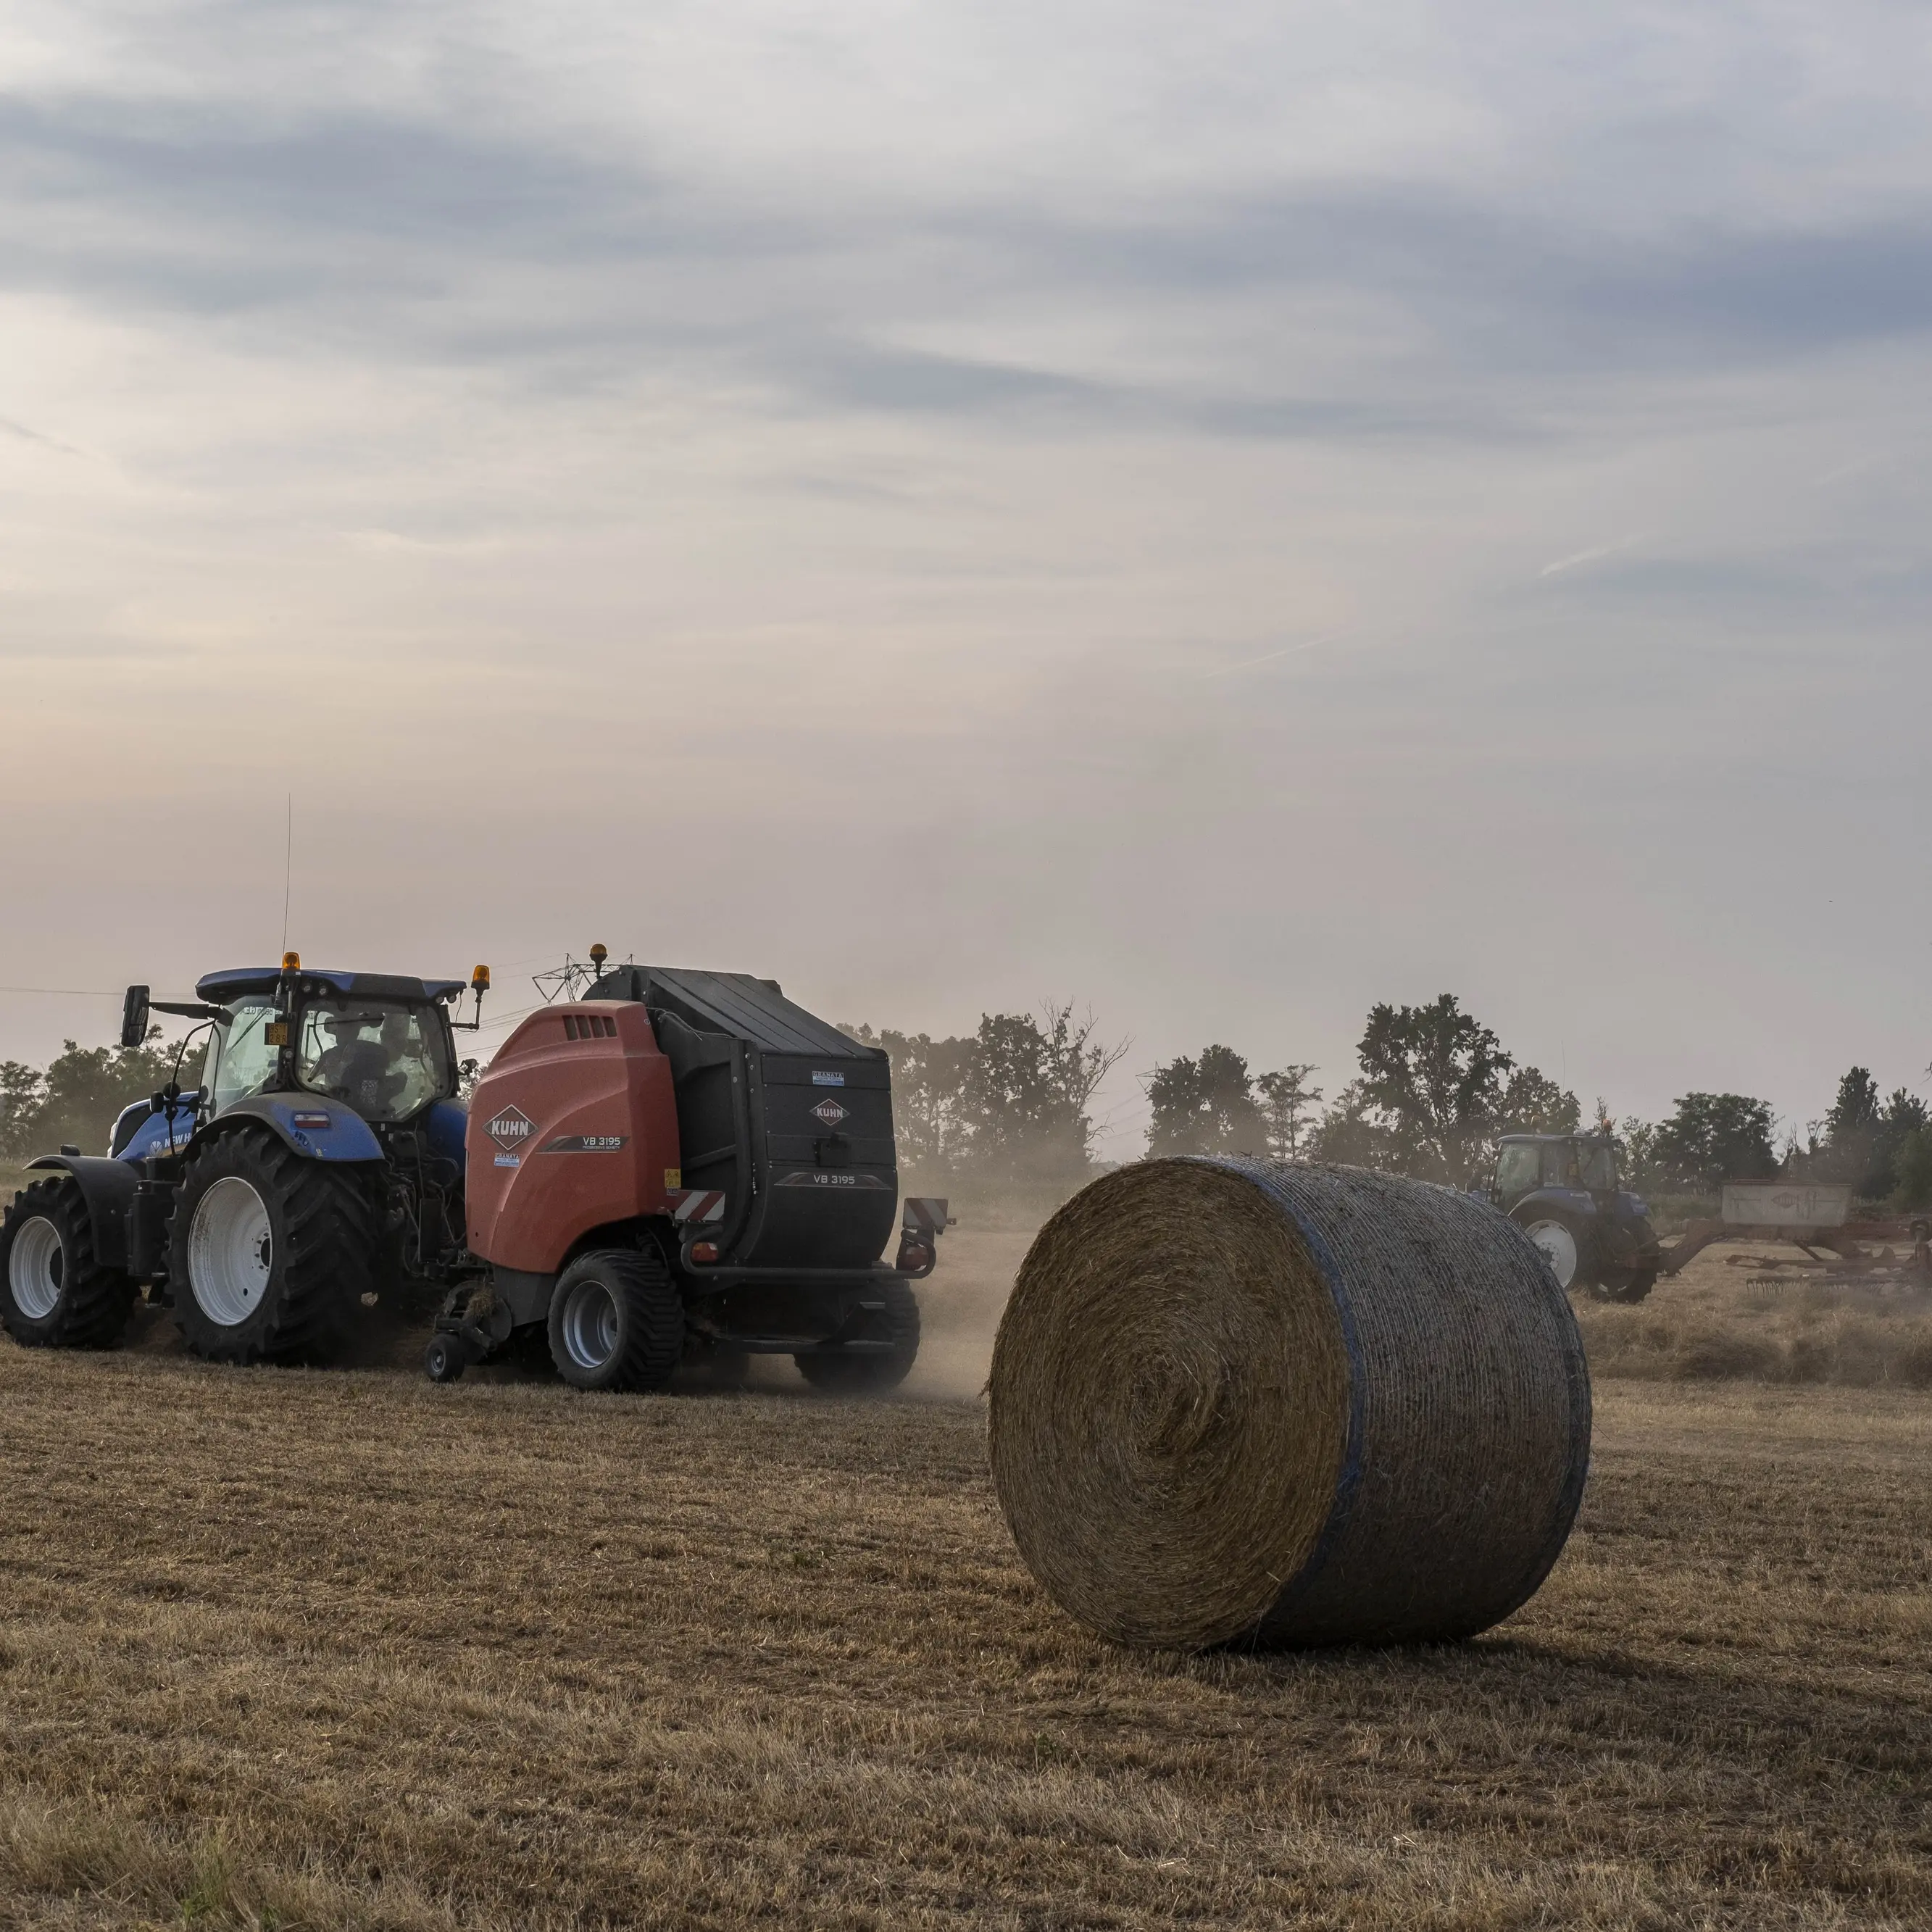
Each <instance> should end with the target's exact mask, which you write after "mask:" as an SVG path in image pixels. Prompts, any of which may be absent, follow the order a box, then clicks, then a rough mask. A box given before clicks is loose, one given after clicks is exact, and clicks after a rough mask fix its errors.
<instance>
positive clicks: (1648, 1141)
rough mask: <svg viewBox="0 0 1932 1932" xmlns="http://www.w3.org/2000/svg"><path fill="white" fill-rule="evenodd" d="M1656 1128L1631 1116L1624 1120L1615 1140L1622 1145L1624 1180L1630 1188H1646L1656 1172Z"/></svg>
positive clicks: (1648, 1122)
mask: <svg viewBox="0 0 1932 1932" xmlns="http://www.w3.org/2000/svg"><path fill="white" fill-rule="evenodd" d="M1657 1133H1658V1130H1657V1128H1656V1127H1655V1124H1653V1123H1652V1122H1651V1121H1641V1120H1639V1119H1638V1118H1637V1115H1634V1114H1632V1115H1630V1116H1629V1118H1628V1119H1626V1120H1625V1122H1624V1124H1623V1126H1622V1129H1621V1130H1619V1133H1618V1136H1617V1138H1618V1139H1619V1140H1620V1141H1622V1142H1623V1145H1624V1160H1623V1169H1624V1180H1625V1185H1627V1186H1628V1187H1646V1186H1648V1185H1649V1184H1650V1182H1651V1180H1652V1177H1653V1176H1654V1175H1655V1173H1656V1172H1657Z"/></svg>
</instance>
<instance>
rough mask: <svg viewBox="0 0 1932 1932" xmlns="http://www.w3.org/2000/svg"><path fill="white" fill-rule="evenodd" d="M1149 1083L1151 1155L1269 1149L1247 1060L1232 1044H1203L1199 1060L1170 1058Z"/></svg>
mask: <svg viewBox="0 0 1932 1932" xmlns="http://www.w3.org/2000/svg"><path fill="white" fill-rule="evenodd" d="M1145 1086H1146V1091H1147V1097H1148V1103H1149V1104H1150V1105H1151V1107H1152V1108H1153V1110H1154V1118H1153V1121H1152V1124H1151V1125H1150V1127H1148V1154H1149V1155H1150V1156H1158V1155H1162V1154H1262V1153H1264V1152H1265V1151H1266V1149H1267V1145H1268V1133H1267V1128H1266V1126H1265V1124H1264V1122H1263V1120H1262V1113H1261V1109H1259V1107H1258V1106H1256V1103H1255V1091H1254V1082H1253V1079H1252V1078H1251V1076H1250V1074H1249V1073H1248V1063H1247V1061H1245V1060H1244V1059H1243V1058H1242V1057H1241V1055H1239V1054H1238V1053H1237V1052H1235V1050H1234V1049H1233V1048H1232V1047H1228V1046H1210V1047H1204V1048H1203V1049H1202V1053H1201V1058H1199V1060H1190V1059H1187V1058H1179V1059H1175V1060H1171V1061H1169V1062H1168V1063H1167V1064H1166V1065H1165V1066H1163V1067H1156V1068H1155V1069H1154V1072H1153V1073H1151V1074H1150V1075H1149V1076H1148V1079H1147V1081H1146V1082H1145Z"/></svg>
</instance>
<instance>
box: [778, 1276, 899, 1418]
mask: <svg viewBox="0 0 1932 1932" xmlns="http://www.w3.org/2000/svg"><path fill="white" fill-rule="evenodd" d="M867 1292H868V1295H870V1293H871V1291H870V1290H869V1289H868V1291H867ZM877 1299H878V1301H879V1304H880V1306H879V1307H877V1308H874V1309H868V1310H864V1311H863V1312H864V1313H865V1315H866V1316H867V1317H868V1323H869V1325H870V1326H871V1328H872V1329H873V1330H874V1331H875V1332H874V1334H873V1335H871V1336H868V1337H867V1338H866V1339H867V1340H873V1341H877V1342H884V1343H888V1344H889V1346H887V1347H886V1348H883V1349H881V1348H877V1347H874V1348H870V1349H846V1348H840V1347H838V1346H831V1347H828V1348H826V1349H820V1350H818V1351H817V1352H814V1353H813V1354H811V1355H794V1356H793V1358H792V1360H793V1361H794V1362H796V1364H798V1372H799V1374H800V1375H802V1376H804V1378H805V1380H806V1381H807V1382H809V1383H811V1385H812V1387H813V1388H817V1389H823V1390H824V1391H825V1392H826V1394H828V1395H883V1394H885V1393H886V1391H887V1390H888V1389H895V1388H898V1385H899V1384H900V1383H901V1382H904V1380H905V1379H906V1377H907V1376H908V1375H910V1373H912V1365H913V1358H915V1357H916V1355H918V1353H919V1303H918V1301H916V1299H915V1298H914V1297H913V1292H912V1290H911V1289H910V1287H909V1286H907V1284H906V1283H904V1282H903V1281H898V1280H893V1279H892V1277H889V1276H888V1277H886V1279H885V1280H883V1281H882V1282H881V1283H880V1284H879V1289H878V1295H877Z"/></svg>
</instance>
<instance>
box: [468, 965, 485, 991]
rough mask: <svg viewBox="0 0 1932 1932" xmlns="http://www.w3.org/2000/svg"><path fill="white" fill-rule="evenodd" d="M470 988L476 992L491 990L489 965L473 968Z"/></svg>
mask: <svg viewBox="0 0 1932 1932" xmlns="http://www.w3.org/2000/svg"><path fill="white" fill-rule="evenodd" d="M469 989H470V991H471V992H475V993H487V992H488V991H489V990H490V969H489V968H488V967H487V966H478V967H475V968H472V971H471V972H470V975H469Z"/></svg>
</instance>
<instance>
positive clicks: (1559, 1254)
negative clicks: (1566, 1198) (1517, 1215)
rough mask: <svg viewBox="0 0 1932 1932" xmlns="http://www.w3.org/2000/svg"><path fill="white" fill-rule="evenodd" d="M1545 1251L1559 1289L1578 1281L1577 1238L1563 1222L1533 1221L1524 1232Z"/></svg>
mask: <svg viewBox="0 0 1932 1932" xmlns="http://www.w3.org/2000/svg"><path fill="white" fill-rule="evenodd" d="M1524 1232H1526V1234H1527V1235H1529V1238H1530V1239H1531V1240H1532V1241H1534V1242H1535V1244H1536V1245H1537V1246H1538V1247H1539V1248H1541V1250H1542V1251H1543V1259H1544V1260H1545V1261H1547V1262H1548V1263H1549V1264H1550V1273H1551V1274H1553V1275H1554V1276H1555V1277H1556V1286H1558V1287H1559V1288H1568V1286H1570V1284H1571V1283H1572V1282H1573V1281H1574V1280H1576V1279H1577V1237H1576V1236H1575V1235H1573V1234H1571V1232H1570V1230H1569V1229H1568V1228H1566V1227H1565V1226H1564V1225H1563V1223H1562V1222H1561V1221H1533V1222H1532V1223H1531V1224H1530V1225H1529V1227H1528V1228H1527V1229H1526V1230H1525V1231H1524Z"/></svg>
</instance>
